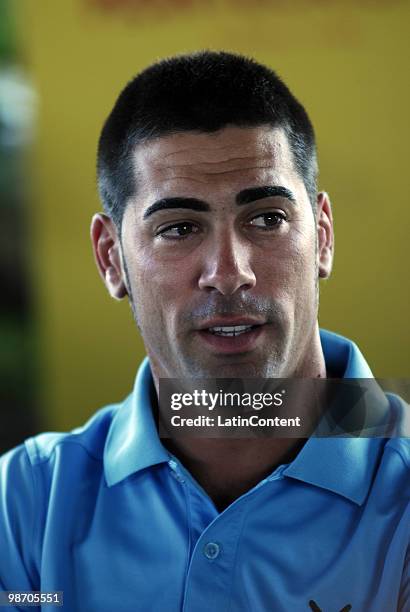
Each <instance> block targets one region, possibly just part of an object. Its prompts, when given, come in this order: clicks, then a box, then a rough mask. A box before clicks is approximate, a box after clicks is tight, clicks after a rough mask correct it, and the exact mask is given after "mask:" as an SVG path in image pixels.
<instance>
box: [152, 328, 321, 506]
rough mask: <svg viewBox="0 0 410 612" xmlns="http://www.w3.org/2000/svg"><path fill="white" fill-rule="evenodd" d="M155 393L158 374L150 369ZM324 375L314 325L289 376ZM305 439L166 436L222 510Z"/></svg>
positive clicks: (168, 444)
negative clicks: (302, 351) (303, 349)
mask: <svg viewBox="0 0 410 612" xmlns="http://www.w3.org/2000/svg"><path fill="white" fill-rule="evenodd" d="M153 375H154V382H155V386H156V388H157V393H158V377H157V376H155V372H154V371H153ZM319 377H320V378H326V365H325V360H324V356H323V351H322V347H321V344H320V337H319V329H318V327H317V328H316V330H315V332H314V334H313V338H312V341H311V343H310V350H309V351H308V352H306V354H305V358H304V359H302V360H301V362H300V363H299V364H298V366H297V367H296V369H295V371H294V374H293V376H292V378H319ZM305 442H306V438H262V439H261V438H256V439H243V438H242V439H237V438H235V439H234V438H223V439H222V438H174V439H168V438H165V439H163V440H162V443H163V444H164V446H165V447H166V448H168V450H169V451H170V452H172V453H173V454H174V455H175V456H176V457H177V458H178V459H180V461H181V462H182V463H183V465H184V466H185V467H186V468H187V469H188V470H189V472H190V473H191V474H192V476H193V477H194V478H195V479H196V480H197V482H198V483H199V484H200V485H201V486H202V488H203V489H204V490H205V491H206V492H207V493H208V495H209V496H210V498H211V499H212V500H213V502H214V504H215V506H216V508H217V509H218V510H219V511H222V510H223V509H224V508H226V507H227V506H228V505H229V504H231V503H232V502H233V501H234V500H235V499H236V498H238V497H240V496H241V495H243V494H244V493H246V492H247V491H248V490H249V489H251V488H252V487H254V486H256V485H257V484H258V483H259V482H260V481H261V480H262V479H263V478H265V477H266V476H268V475H269V474H271V473H272V471H274V470H275V469H276V468H277V467H278V466H279V465H282V464H285V463H290V462H291V461H293V459H294V458H295V457H296V456H297V455H298V453H299V452H300V450H301V449H302V447H303V446H304V444H305Z"/></svg>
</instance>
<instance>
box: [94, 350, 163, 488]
mask: <svg viewBox="0 0 410 612" xmlns="http://www.w3.org/2000/svg"><path fill="white" fill-rule="evenodd" d="M152 385H153V381H152V374H151V368H150V365H149V361H148V359H147V358H145V359H144V361H143V362H142V364H141V366H140V367H139V370H138V373H137V377H136V379H135V385H134V390H133V392H132V393H131V395H129V396H128V397H127V399H126V400H125V401H124V403H123V405H122V406H121V407H120V409H119V410H118V412H117V413H116V415H115V417H114V419H113V421H112V424H111V427H110V430H109V433H108V436H107V441H106V444H105V449H104V471H105V478H106V481H107V484H108V486H112V485H115V484H117V482H120V480H123V479H124V478H126V477H127V476H129V475H130V474H132V473H134V472H138V471H139V470H143V469H144V468H146V467H149V466H152V465H156V464H158V463H164V462H166V461H169V459H170V455H169V453H168V452H167V450H166V449H165V448H164V446H162V444H161V441H160V439H159V436H158V433H157V428H156V424H155V421H154V417H153V415H152V407H151V398H150V392H151V388H152Z"/></svg>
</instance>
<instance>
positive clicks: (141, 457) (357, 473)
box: [104, 330, 385, 504]
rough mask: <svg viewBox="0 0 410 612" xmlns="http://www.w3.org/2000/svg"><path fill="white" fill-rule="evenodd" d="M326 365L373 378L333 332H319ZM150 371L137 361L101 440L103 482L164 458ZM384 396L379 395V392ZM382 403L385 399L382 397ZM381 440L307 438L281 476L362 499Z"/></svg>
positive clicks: (353, 348)
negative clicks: (131, 379) (128, 392)
mask: <svg viewBox="0 0 410 612" xmlns="http://www.w3.org/2000/svg"><path fill="white" fill-rule="evenodd" d="M320 339H321V343H322V348H323V352H324V356H325V361H326V366H327V368H328V369H330V370H331V371H332V372H336V373H338V375H339V376H341V377H342V376H343V377H344V378H372V377H373V375H372V373H371V370H370V368H369V366H368V365H367V363H366V361H365V359H364V357H363V355H362V354H361V352H360V351H359V349H358V347H357V346H356V345H355V344H354V343H353V342H351V341H350V340H347V339H346V338H343V337H342V336H339V335H337V334H333V333H331V332H328V331H325V330H321V331H320ZM152 385H153V382H152V374H151V369H150V365H149V361H148V359H147V358H145V359H144V361H143V362H142V364H141V366H140V368H139V370H138V373H137V377H136V380H135V385H134V390H133V392H132V393H131V395H130V396H129V397H128V398H127V399H126V400H125V401H124V403H123V405H122V406H121V407H120V409H119V410H118V412H117V413H116V415H115V417H114V419H113V421H112V424H111V427H110V430H109V433H108V436H107V441H106V444H105V449H104V470H105V477H106V481H107V484H108V486H112V485H115V484H116V483H118V482H120V481H121V480H123V479H124V478H126V477H127V476H129V475H131V474H133V473H134V472H138V471H139V470H142V469H144V468H147V467H150V466H153V465H157V464H160V463H165V462H168V461H169V459H170V454H169V453H168V452H167V450H166V449H165V448H164V446H163V445H162V444H161V441H160V438H159V436H158V433H157V428H156V424H155V421H154V417H153V415H152V408H151V399H150V392H151V389H152ZM381 396H382V397H383V398H384V395H383V394H382V393H381ZM384 401H385V398H384ZM381 443H382V440H380V439H377V438H309V440H308V441H307V442H306V444H305V445H304V446H303V448H302V450H301V451H300V452H299V454H298V455H297V457H296V458H295V459H294V461H293V462H292V463H291V464H289V466H287V468H286V469H285V470H284V472H283V475H284V476H287V477H289V478H294V479H297V480H301V481H304V482H306V483H309V484H312V485H316V486H318V487H322V488H324V489H327V490H329V491H333V492H334V493H338V494H340V495H342V496H344V497H347V498H348V499H350V500H352V501H354V502H355V503H357V504H361V503H363V501H364V499H365V498H366V495H367V492H368V490H369V487H370V483H371V481H372V476H373V473H374V470H375V467H376V463H377V460H378V456H379V453H380V451H381Z"/></svg>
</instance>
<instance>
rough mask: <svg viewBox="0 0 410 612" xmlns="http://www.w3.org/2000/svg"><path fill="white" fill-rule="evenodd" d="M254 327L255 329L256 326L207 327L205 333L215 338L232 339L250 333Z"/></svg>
mask: <svg viewBox="0 0 410 612" xmlns="http://www.w3.org/2000/svg"><path fill="white" fill-rule="evenodd" d="M255 327H257V325H223V326H220V327H218V326H215V327H209V328H208V330H207V331H208V332H209V333H211V334H214V335H215V336H223V337H225V338H234V337H235V336H240V335H241V334H246V333H248V332H250V331H251V330H252V329H255Z"/></svg>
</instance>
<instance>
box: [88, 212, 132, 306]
mask: <svg viewBox="0 0 410 612" xmlns="http://www.w3.org/2000/svg"><path fill="white" fill-rule="evenodd" d="M90 231H91V242H92V245H93V251H94V257H95V262H96V264H97V268H98V271H99V273H100V276H101V278H102V279H103V281H104V284H105V286H106V287H107V289H108V292H109V294H110V295H111V297H113V298H115V299H117V300H120V299H122V298H123V297H124V296H126V295H127V289H126V283H125V280H124V279H125V273H124V270H123V267H122V261H121V245H120V239H119V236H118V232H117V228H116V226H115V224H114V222H113V221H112V219H111V218H110V217H109V216H108V215H104V214H102V213H98V214H96V215H94V216H93V218H92V221H91V230H90Z"/></svg>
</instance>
